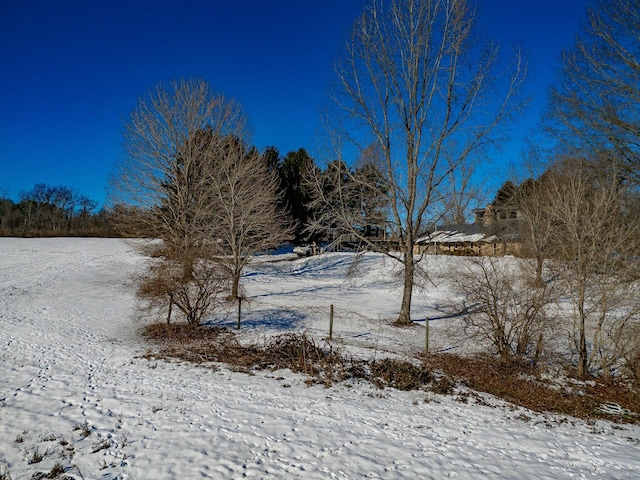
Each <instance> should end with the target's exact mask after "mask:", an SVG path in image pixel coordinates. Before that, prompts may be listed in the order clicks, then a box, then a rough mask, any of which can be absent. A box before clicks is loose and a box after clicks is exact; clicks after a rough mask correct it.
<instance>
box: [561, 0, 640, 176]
mask: <svg viewBox="0 0 640 480" xmlns="http://www.w3.org/2000/svg"><path fill="white" fill-rule="evenodd" d="M562 60H563V69H562V72H561V75H560V78H559V82H558V84H557V85H556V86H555V87H554V88H553V89H552V94H551V101H552V102H551V106H552V108H551V111H550V118H551V119H552V122H551V123H550V127H551V129H552V132H553V133H554V135H555V136H556V137H557V138H558V139H559V141H560V142H561V144H562V145H563V146H564V147H565V148H567V147H568V148H571V149H577V150H582V149H583V148H585V147H586V148H587V149H588V150H589V151H597V152H600V153H601V159H604V160H606V162H605V166H606V167H607V168H608V171H609V172H611V171H612V168H614V169H615V170H616V174H618V175H620V176H621V177H623V178H626V179H629V180H632V181H633V182H635V183H636V184H640V108H639V107H638V105H640V0H599V1H598V2H596V4H595V6H594V8H592V9H589V11H588V21H587V23H586V24H585V26H584V28H583V31H582V34H581V35H579V36H578V38H577V40H576V44H575V46H574V47H573V48H571V49H569V50H567V51H566V52H564V54H563V57H562ZM612 163H615V164H617V166H615V167H612V166H611V164H612ZM601 166H602V164H601Z"/></svg>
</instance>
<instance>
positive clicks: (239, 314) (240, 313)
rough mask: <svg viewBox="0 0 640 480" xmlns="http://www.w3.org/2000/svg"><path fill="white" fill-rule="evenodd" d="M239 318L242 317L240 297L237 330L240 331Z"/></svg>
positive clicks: (240, 299) (239, 300)
mask: <svg viewBox="0 0 640 480" xmlns="http://www.w3.org/2000/svg"><path fill="white" fill-rule="evenodd" d="M240 317H242V297H238V330H240Z"/></svg>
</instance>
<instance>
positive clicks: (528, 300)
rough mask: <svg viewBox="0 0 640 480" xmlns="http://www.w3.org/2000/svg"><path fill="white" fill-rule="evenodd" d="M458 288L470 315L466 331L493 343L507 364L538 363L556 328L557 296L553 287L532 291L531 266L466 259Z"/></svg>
mask: <svg viewBox="0 0 640 480" xmlns="http://www.w3.org/2000/svg"><path fill="white" fill-rule="evenodd" d="M454 285H455V286H456V288H457V289H458V290H459V291H460V292H461V293H463V294H464V299H465V300H464V302H465V307H466V308H464V309H463V310H467V309H468V310H470V312H469V313H468V314H467V315H466V316H465V318H464V322H465V324H466V326H467V327H469V328H470V329H471V333H472V334H473V335H476V336H478V337H479V338H482V339H484V340H489V342H490V343H491V345H492V346H493V347H494V348H495V350H496V352H497V353H498V355H499V356H500V358H501V359H502V361H503V362H505V363H509V362H511V361H512V360H514V359H515V360H518V361H521V360H523V359H525V358H527V357H528V358H531V359H533V361H537V360H538V357H539V356H540V354H541V352H542V347H543V339H544V335H545V334H547V333H549V332H550V331H551V328H552V325H553V324H552V321H551V317H550V313H549V307H550V305H551V304H552V302H553V301H554V300H555V295H556V291H555V288H554V287H553V285H552V284H550V283H548V284H545V285H543V286H541V287H537V286H534V285H533V283H532V282H531V281H530V265H529V262H528V261H527V260H525V259H505V258H497V257H474V258H468V259H465V261H464V263H463V264H462V267H461V269H460V271H458V272H456V274H455V276H454ZM468 303H470V304H471V307H468Z"/></svg>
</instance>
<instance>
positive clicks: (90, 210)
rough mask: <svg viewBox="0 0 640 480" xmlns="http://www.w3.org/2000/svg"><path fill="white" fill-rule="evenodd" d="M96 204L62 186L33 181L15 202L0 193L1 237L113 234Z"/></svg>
mask: <svg viewBox="0 0 640 480" xmlns="http://www.w3.org/2000/svg"><path fill="white" fill-rule="evenodd" d="M97 207H98V203H97V202H96V201H95V200H92V199H90V198H88V197H86V196H84V195H82V194H79V193H77V192H75V191H74V190H73V189H71V188H69V187H65V186H51V185H46V184H44V183H38V184H36V185H35V186H34V187H33V189H31V190H29V191H28V192H22V193H21V194H20V199H19V201H18V202H17V203H16V202H14V201H13V200H11V199H9V198H5V197H3V196H0V235H1V236H24V237H31V236H38V237H39V236H95V237H112V236H116V233H115V232H114V230H113V229H112V228H111V225H110V215H109V212H108V211H107V210H105V209H98V208H97Z"/></svg>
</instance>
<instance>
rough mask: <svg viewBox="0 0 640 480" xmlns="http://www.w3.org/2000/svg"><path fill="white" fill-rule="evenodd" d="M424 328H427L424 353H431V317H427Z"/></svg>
mask: <svg viewBox="0 0 640 480" xmlns="http://www.w3.org/2000/svg"><path fill="white" fill-rule="evenodd" d="M424 326H425V329H424V330H425V334H424V353H429V317H425V319H424Z"/></svg>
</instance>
